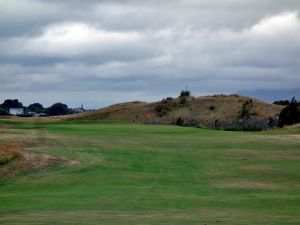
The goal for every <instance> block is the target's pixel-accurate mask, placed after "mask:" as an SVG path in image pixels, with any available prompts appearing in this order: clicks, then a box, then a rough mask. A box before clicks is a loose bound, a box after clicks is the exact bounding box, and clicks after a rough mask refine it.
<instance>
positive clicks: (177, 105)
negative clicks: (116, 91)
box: [66, 95, 282, 128]
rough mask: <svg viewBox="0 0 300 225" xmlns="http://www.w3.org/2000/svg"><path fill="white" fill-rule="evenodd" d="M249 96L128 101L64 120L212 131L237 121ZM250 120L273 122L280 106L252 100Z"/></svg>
mask: <svg viewBox="0 0 300 225" xmlns="http://www.w3.org/2000/svg"><path fill="white" fill-rule="evenodd" d="M248 100H249V98H248V97H243V96H238V95H214V96H205V97H186V98H175V99H164V100H162V101H160V102H155V103H145V102H129V103H123V104H117V105H113V106H110V107H107V108H103V109H99V110H96V111H94V112H88V113H82V114H77V115H72V116H68V117H66V118H67V119H77V120H91V119H92V120H119V121H128V122H138V123H151V124H176V123H178V119H179V118H180V119H181V120H182V125H185V126H195V127H209V128H215V126H216V121H218V123H219V124H220V126H223V127H225V126H226V124H233V123H234V122H236V121H237V119H238V116H239V113H240V111H241V110H242V106H243V104H244V103H245V102H246V101H248ZM252 102H253V103H252V106H251V112H250V113H251V117H252V118H254V119H255V120H257V121H264V122H263V123H267V122H268V119H269V118H274V120H276V117H277V115H278V114H279V112H280V110H281V109H282V106H278V105H272V104H267V103H265V102H262V101H259V100H256V99H253V101H252Z"/></svg>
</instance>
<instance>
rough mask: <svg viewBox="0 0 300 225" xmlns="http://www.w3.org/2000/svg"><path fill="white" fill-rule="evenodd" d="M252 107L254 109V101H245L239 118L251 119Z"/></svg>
mask: <svg viewBox="0 0 300 225" xmlns="http://www.w3.org/2000/svg"><path fill="white" fill-rule="evenodd" d="M252 107H253V101H252V99H249V100H247V101H245V102H244V103H243V105H242V109H241V111H239V114H238V117H239V118H241V119H243V118H247V119H249V118H250V116H251V109H252Z"/></svg>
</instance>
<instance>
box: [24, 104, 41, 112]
mask: <svg viewBox="0 0 300 225" xmlns="http://www.w3.org/2000/svg"><path fill="white" fill-rule="evenodd" d="M28 111H30V112H35V113H43V112H44V111H45V109H44V107H43V105H42V104H40V103H33V104H30V105H29V106H28Z"/></svg>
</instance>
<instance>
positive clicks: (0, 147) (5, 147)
mask: <svg viewBox="0 0 300 225" xmlns="http://www.w3.org/2000/svg"><path fill="white" fill-rule="evenodd" d="M21 158H23V154H22V147H21V146H20V145H18V144H14V143H1V142H0V165H4V164H7V163H9V162H11V161H13V160H16V159H21Z"/></svg>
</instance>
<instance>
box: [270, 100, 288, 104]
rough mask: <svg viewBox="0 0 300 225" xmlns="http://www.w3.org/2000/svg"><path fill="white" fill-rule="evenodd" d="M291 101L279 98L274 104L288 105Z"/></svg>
mask: <svg viewBox="0 0 300 225" xmlns="http://www.w3.org/2000/svg"><path fill="white" fill-rule="evenodd" d="M289 103H290V102H289V100H279V101H275V102H273V104H274V105H288V104H289Z"/></svg>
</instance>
